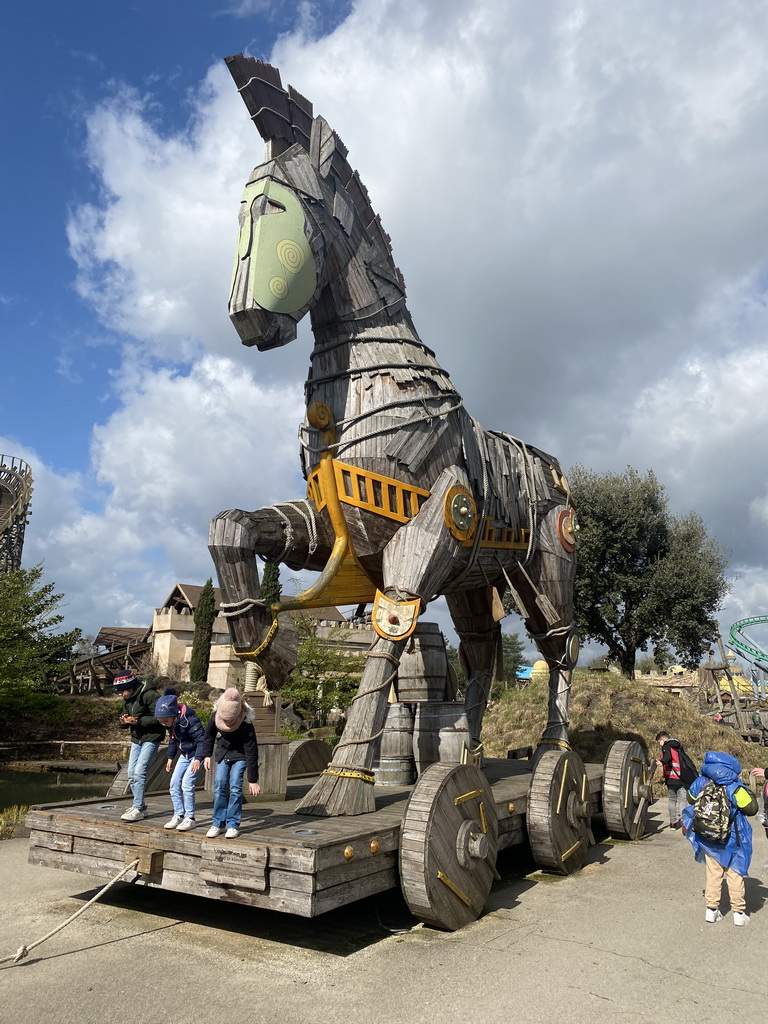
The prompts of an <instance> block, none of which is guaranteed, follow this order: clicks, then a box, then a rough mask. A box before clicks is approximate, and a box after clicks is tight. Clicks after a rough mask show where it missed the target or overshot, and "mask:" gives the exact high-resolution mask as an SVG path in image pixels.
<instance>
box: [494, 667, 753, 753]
mask: <svg viewBox="0 0 768 1024" xmlns="http://www.w3.org/2000/svg"><path fill="white" fill-rule="evenodd" d="M546 720H547V684H546V683H539V682H532V683H530V684H529V685H528V686H527V687H526V688H525V689H524V690H509V691H507V693H506V694H505V695H504V696H503V698H502V699H501V700H500V701H499V702H498V703H497V704H496V705H495V706H494V707H493V708H492V709H491V710H490V711H489V712H488V714H487V715H486V717H485V722H484V725H483V742H484V744H485V752H486V753H487V754H488V756H489V757H506V753H507V750H508V749H510V748H511V747H524V746H528V745H529V744H534V745H535V744H536V742H537V740H538V739H539V737H540V736H541V733H542V730H543V728H544V725H545V724H546ZM662 729H664V730H665V731H666V732H668V733H669V734H670V736H674V737H675V738H676V739H678V740H680V742H681V743H682V744H683V746H684V747H685V749H686V750H687V751H688V753H689V754H690V756H691V757H692V758H693V759H694V761H696V763H697V764H701V760H702V758H703V756H704V754H705V752H706V751H707V750H722V751H724V752H726V753H728V754H733V756H734V757H737V758H738V759H739V761H741V764H742V767H743V768H744V769H745V770H746V769H749V768H752V767H754V766H759V767H761V768H768V748H766V747H761V746H758V744H756V743H746V742H745V741H744V740H742V739H741V737H740V736H739V735H738V734H737V733H736V732H735V730H733V729H731V728H730V727H728V726H723V725H717V724H716V723H714V722H712V721H711V719H708V718H705V717H703V716H702V715H700V714H699V712H698V711H697V710H696V709H695V708H694V707H692V706H691V705H690V704H689V703H688V702H687V701H686V700H683V699H682V698H681V697H674V696H672V695H671V694H668V693H665V692H664V691H663V690H659V689H657V688H656V687H654V686H650V685H649V684H648V683H644V682H643V681H642V680H641V679H635V680H632V681H630V680H629V679H625V678H624V677H623V676H617V675H613V674H612V673H590V672H586V671H577V672H575V673H574V681H573V686H572V689H571V726H570V730H569V735H570V740H571V743H572V745H573V747H574V748H575V749H576V750H577V751H578V753H579V754H580V755H581V757H582V759H583V760H584V761H592V762H602V760H603V759H604V757H605V754H606V752H607V750H608V747H609V746H610V745H611V743H612V742H613V741H614V740H616V739H637V740H639V741H640V742H642V743H643V744H644V746H645V747H646V749H647V750H648V751H649V753H650V754H651V756H655V755H656V752H657V751H658V746H657V744H656V741H655V736H656V733H657V732H660V731H661V730H662Z"/></svg>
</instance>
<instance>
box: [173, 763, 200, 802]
mask: <svg viewBox="0 0 768 1024" xmlns="http://www.w3.org/2000/svg"><path fill="white" fill-rule="evenodd" d="M193 760H194V758H193V757H191V756H190V757H187V755H186V754H179V757H178V760H177V761H176V764H175V765H174V768H173V775H171V801H172V803H173V813H174V814H178V815H180V816H183V817H185V818H194V816H195V782H196V780H197V775H198V772H199V771H200V768H199V767H198V769H197V771H196V772H193V771H192V761H193Z"/></svg>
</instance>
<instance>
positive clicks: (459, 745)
mask: <svg viewBox="0 0 768 1024" xmlns="http://www.w3.org/2000/svg"><path fill="white" fill-rule="evenodd" d="M465 744H466V746H467V748H470V747H471V745H472V739H471V736H470V734H469V723H468V722H467V717H466V715H465V713H464V705H463V704H462V703H461V702H459V701H430V702H429V703H427V702H423V703H421V704H417V705H416V719H415V722H414V726H413V754H414V758H415V761H416V773H417V774H418V775H421V774H422V772H424V771H425V770H426V769H427V768H429V766H430V765H431V764H435V763H436V762H438V761H440V762H443V763H454V764H459V763H460V762H461V754H462V751H463V749H464V745H465Z"/></svg>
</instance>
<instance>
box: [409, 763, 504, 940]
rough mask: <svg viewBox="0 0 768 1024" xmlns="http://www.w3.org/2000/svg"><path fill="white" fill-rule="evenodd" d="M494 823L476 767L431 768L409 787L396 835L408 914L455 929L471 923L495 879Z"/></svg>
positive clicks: (485, 783)
mask: <svg viewBox="0 0 768 1024" xmlns="http://www.w3.org/2000/svg"><path fill="white" fill-rule="evenodd" d="M497 840H498V820H497V817H496V809H495V806H494V802H493V793H492V792H491V787H490V785H489V783H488V781H487V780H486V778H485V776H484V775H483V773H482V772H481V771H480V769H479V768H478V767H477V766H476V765H464V764H458V765H456V764H433V765H431V766H430V767H429V768H428V769H427V770H426V771H425V772H424V774H423V775H422V776H421V777H420V778H419V781H418V782H417V783H416V785H415V786H414V787H413V791H412V793H411V796H410V799H409V800H408V805H407V807H406V808H405V814H404V815H403V828H402V831H401V834H400V883H401V885H402V888H403V895H404V896H405V900H406V903H407V904H408V906H409V907H410V909H411V912H412V913H413V914H415V916H416V917H418V918H420V919H421V920H422V921H424V923H425V924H430V925H433V926H434V927H435V928H445V929H446V930H448V931H455V930H456V929H457V928H462V927H463V926H464V925H465V924H469V923H470V922H471V921H475V920H476V919H477V918H478V917H479V916H480V913H481V912H482V909H483V907H484V906H485V901H486V898H487V896H488V893H489V892H490V889H491V882H492V881H493V879H494V877H495V876H496V867H495V863H496V850H497Z"/></svg>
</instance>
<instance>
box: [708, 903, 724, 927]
mask: <svg viewBox="0 0 768 1024" xmlns="http://www.w3.org/2000/svg"><path fill="white" fill-rule="evenodd" d="M722 919H723V915H722V914H721V913H720V911H719V910H712V909H711V908H710V907H707V918H706V920H707V924H716V923H717V922H718V921H722Z"/></svg>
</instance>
